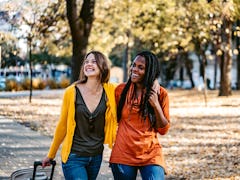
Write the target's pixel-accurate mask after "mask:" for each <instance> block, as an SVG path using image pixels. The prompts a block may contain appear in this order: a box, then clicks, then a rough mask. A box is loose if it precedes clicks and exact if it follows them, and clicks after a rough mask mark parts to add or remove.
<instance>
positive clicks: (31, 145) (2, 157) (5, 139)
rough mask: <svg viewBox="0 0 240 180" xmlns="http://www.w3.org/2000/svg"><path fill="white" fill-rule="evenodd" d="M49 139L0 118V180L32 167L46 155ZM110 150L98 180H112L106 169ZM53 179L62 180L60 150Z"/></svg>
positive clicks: (105, 152) (107, 168)
mask: <svg viewBox="0 0 240 180" xmlns="http://www.w3.org/2000/svg"><path fill="white" fill-rule="evenodd" d="M50 143H51V138H50V137H48V136H44V135H42V134H40V133H39V132H37V131H33V130H31V129H30V128H28V127H25V126H23V125H20V124H19V123H17V122H16V121H14V120H12V119H8V118H6V117H3V116H0V180H7V179H9V178H10V175H11V174H12V173H13V172H14V171H16V170H19V169H27V168H32V167H33V162H34V161H37V160H41V159H42V158H43V157H44V156H45V155H46V153H47V151H48V148H49V145H50ZM109 155H110V150H109V149H108V148H107V147H105V150H104V158H103V162H102V166H101V169H100V173H99V175H98V178H97V179H98V180H110V179H113V177H112V173H111V169H110V168H109V167H108V159H109ZM56 161H57V165H56V169H55V172H54V179H57V180H58V179H59V180H61V179H64V178H63V176H62V170H61V160H60V149H59V151H58V154H57V156H56Z"/></svg>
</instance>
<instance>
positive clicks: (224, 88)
mask: <svg viewBox="0 0 240 180" xmlns="http://www.w3.org/2000/svg"><path fill="white" fill-rule="evenodd" d="M227 29H228V30H229V31H226V30H227ZM231 35H232V22H231V21H230V20H228V19H226V18H224V20H223V27H222V42H223V47H224V51H223V52H224V53H223V55H222V58H221V62H220V71H221V75H220V89H219V96H229V95H232V89H231V69H232V57H231V56H230V52H229V51H231Z"/></svg>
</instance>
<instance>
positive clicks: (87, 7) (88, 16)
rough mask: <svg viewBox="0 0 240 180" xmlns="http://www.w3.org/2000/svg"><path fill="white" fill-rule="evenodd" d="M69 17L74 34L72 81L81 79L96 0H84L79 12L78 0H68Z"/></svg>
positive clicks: (72, 33)
mask: <svg viewBox="0 0 240 180" xmlns="http://www.w3.org/2000/svg"><path fill="white" fill-rule="evenodd" d="M66 5H67V18H68V23H69V26H70V30H71V36H72V44H73V49H72V61H71V69H72V74H71V82H74V81H76V80H78V79H79V73H80V68H81V65H82V62H83V60H84V57H85V55H86V51H87V45H88V38H89V35H90V32H91V28H92V23H93V18H94V6H95V0H84V1H83V4H82V8H80V13H79V15H78V13H77V4H76V0H66Z"/></svg>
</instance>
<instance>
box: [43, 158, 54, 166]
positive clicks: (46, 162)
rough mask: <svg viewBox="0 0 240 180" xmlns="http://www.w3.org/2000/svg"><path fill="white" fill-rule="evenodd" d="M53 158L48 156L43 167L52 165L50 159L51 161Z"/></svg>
mask: <svg viewBox="0 0 240 180" xmlns="http://www.w3.org/2000/svg"><path fill="white" fill-rule="evenodd" d="M51 160H52V159H50V158H48V157H47V156H46V157H45V158H44V159H43V160H42V167H43V168H44V167H46V166H50V165H51V163H50V161H51Z"/></svg>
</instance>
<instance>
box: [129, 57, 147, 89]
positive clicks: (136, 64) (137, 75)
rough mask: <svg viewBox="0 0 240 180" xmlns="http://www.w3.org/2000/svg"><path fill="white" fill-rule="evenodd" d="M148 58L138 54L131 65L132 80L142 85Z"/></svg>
mask: <svg viewBox="0 0 240 180" xmlns="http://www.w3.org/2000/svg"><path fill="white" fill-rule="evenodd" d="M145 68H146V60H145V58H144V57H142V56H137V57H136V58H135V59H134V61H133V64H132V66H131V81H132V82H133V83H136V84H139V85H142V82H143V80H144V76H145Z"/></svg>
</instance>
